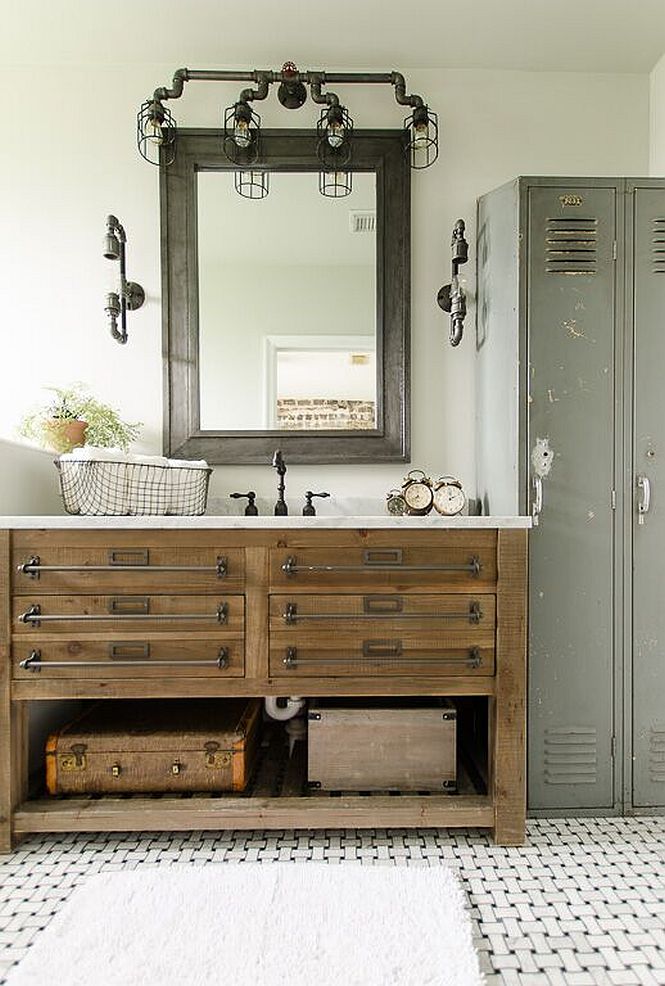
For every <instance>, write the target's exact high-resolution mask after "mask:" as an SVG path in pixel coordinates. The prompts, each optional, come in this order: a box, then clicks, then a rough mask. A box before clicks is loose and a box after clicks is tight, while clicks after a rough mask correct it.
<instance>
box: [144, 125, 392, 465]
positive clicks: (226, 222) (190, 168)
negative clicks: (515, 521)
mask: <svg viewBox="0 0 665 986" xmlns="http://www.w3.org/2000/svg"><path fill="white" fill-rule="evenodd" d="M404 140H405V138H404V132H403V131H401V130H399V131H397V130H377V131H369V130H367V131H356V132H355V133H354V136H353V158H352V161H351V164H350V165H349V166H348V169H349V171H350V172H351V174H352V184H353V188H352V192H351V194H350V195H348V196H346V197H342V198H327V197H324V196H322V195H321V194H320V192H319V172H320V170H321V165H320V162H319V160H318V158H317V156H316V134H315V133H313V132H312V131H310V130H307V131H303V130H279V131H275V130H273V131H265V132H264V133H263V134H262V138H261V159H260V163H257V164H256V165H255V166H254V167H255V168H256V170H257V171H258V172H260V175H262V174H263V173H265V172H267V173H268V180H269V183H270V193H269V195H268V196H267V197H266V198H261V199H258V200H251V199H248V198H245V197H243V196H240V195H238V194H237V192H236V190H235V187H234V186H235V183H236V182H237V180H238V175H237V168H236V166H234V165H233V164H232V163H231V162H230V161H229V160H228V159H227V158H226V156H225V154H224V153H223V151H222V148H221V134H220V131H218V130H184V131H180V132H179V134H178V152H177V156H176V160H175V161H174V163H173V164H171V165H170V166H168V167H162V168H161V170H160V201H161V248H162V299H163V355H164V419H165V420H164V436H165V438H164V444H165V451H166V453H167V454H168V455H170V456H172V457H176V458H188V459H203V458H205V459H207V460H208V462H210V463H215V464H222V463H228V464H246V465H249V464H254V463H265V462H268V461H270V459H271V456H272V453H273V451H274V449H275V448H276V447H279V448H281V449H282V452H283V454H284V458H285V459H286V461H287V462H289V463H354V462H356V463H360V462H404V461H408V460H409V453H410V379H409V378H410V352H409V349H410V282H411V272H410V222H411V205H410V168H409V160H408V155H407V154H406V153H405V151H404Z"/></svg>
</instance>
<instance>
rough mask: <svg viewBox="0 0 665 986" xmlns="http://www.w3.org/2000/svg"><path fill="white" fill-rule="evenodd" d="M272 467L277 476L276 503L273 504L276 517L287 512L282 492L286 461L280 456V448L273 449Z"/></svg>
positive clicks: (283, 515) (284, 487)
mask: <svg viewBox="0 0 665 986" xmlns="http://www.w3.org/2000/svg"><path fill="white" fill-rule="evenodd" d="M272 464H273V467H274V468H275V469H276V470H277V475H278V476H279V485H278V487H277V492H278V497H277V503H276V504H275V516H276V517H286V515H287V514H288V512H289V508H288V507H287V505H286V501H285V499H284V492H285V490H286V486H285V484H284V476H285V475H286V463H285V462H284V458H283V457H282V451H281V449H275V452H274V454H273V457H272Z"/></svg>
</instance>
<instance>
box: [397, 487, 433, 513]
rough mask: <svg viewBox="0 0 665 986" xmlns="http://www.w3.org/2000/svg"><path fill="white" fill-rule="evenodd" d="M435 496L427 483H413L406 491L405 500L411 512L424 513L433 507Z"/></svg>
mask: <svg viewBox="0 0 665 986" xmlns="http://www.w3.org/2000/svg"><path fill="white" fill-rule="evenodd" d="M433 499H434V494H433V493H432V488H431V486H428V485H427V483H411V484H410V485H409V486H407V487H406V489H405V490H404V500H405V501H406V505H407V507H408V508H409V510H417V511H418V512H424V511H426V510H429V508H430V507H431V506H432V500H433Z"/></svg>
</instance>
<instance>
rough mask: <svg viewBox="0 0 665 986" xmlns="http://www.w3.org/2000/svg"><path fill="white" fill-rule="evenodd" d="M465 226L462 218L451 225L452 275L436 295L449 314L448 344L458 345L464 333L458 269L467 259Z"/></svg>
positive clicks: (467, 245)
mask: <svg viewBox="0 0 665 986" xmlns="http://www.w3.org/2000/svg"><path fill="white" fill-rule="evenodd" d="M465 230H466V226H465V224H464V220H463V219H458V220H457V222H456V223H455V225H454V226H453V235H452V239H451V241H450V250H451V254H452V275H451V281H450V284H444V285H443V287H442V288H441V289H440V291H439V293H438V295H437V298H436V300H437V302H438V303H439V308H442V309H443V310H444V312H448V313H449V314H450V336H449V338H450V345H451V346H459V344H460V342H461V341H462V335H463V333H464V319H465V318H466V292H465V291H464V288H463V287H462V285H461V283H460V279H459V269H460V267H461V265H462V264H465V263H466V262H467V260H468V259H469V244H468V243H467V241H466V238H465V236H464V233H465Z"/></svg>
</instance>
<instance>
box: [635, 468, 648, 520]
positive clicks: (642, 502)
mask: <svg viewBox="0 0 665 986" xmlns="http://www.w3.org/2000/svg"><path fill="white" fill-rule="evenodd" d="M636 485H637V489H638V491H639V493H640V498H639V500H638V502H637V523H638V524H643V523H644V516H645V514H648V513H649V508H650V507H651V481H650V480H649V478H648V476H638V477H637V480H636Z"/></svg>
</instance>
